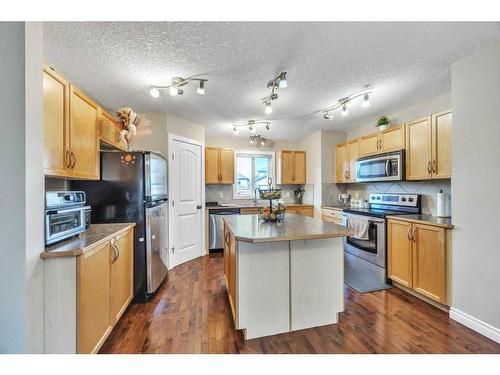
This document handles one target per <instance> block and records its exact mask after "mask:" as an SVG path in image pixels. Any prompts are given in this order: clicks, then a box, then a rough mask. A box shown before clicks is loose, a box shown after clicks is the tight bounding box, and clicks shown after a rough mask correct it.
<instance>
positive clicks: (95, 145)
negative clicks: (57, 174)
mask: <svg viewBox="0 0 500 375" xmlns="http://www.w3.org/2000/svg"><path fill="white" fill-rule="evenodd" d="M69 108H70V111H69V112H70V118H69V135H70V141H69V143H70V145H69V149H70V152H71V154H72V159H73V160H72V166H71V175H72V176H73V177H77V178H82V179H95V180H97V179H99V137H98V132H97V105H96V104H95V103H94V102H93V101H92V100H91V99H90V98H88V97H87V96H86V95H84V94H83V93H81V92H80V91H79V90H77V89H76V88H75V87H73V86H70V99H69Z"/></svg>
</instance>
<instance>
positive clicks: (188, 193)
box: [170, 139, 203, 267]
mask: <svg viewBox="0 0 500 375" xmlns="http://www.w3.org/2000/svg"><path fill="white" fill-rule="evenodd" d="M170 153H171V158H172V160H171V173H170V178H171V184H170V186H171V190H170V200H171V202H170V209H171V210H172V215H171V216H170V217H171V220H172V222H171V227H170V230H171V231H170V235H171V243H170V246H171V248H170V252H171V253H170V255H171V259H172V262H171V267H175V266H177V265H179V264H182V263H184V262H187V261H189V260H191V259H194V258H197V257H199V256H201V255H202V236H203V233H202V218H203V210H202V178H201V173H202V146H201V145H197V144H191V143H188V142H184V141H180V140H177V139H173V140H172V142H171V151H170Z"/></svg>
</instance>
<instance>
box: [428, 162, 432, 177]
mask: <svg viewBox="0 0 500 375" xmlns="http://www.w3.org/2000/svg"><path fill="white" fill-rule="evenodd" d="M427 172H428V173H429V174H430V173H431V172H432V167H431V162H430V161H429V163H428V164H427Z"/></svg>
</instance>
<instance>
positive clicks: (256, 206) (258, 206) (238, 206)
mask: <svg viewBox="0 0 500 375" xmlns="http://www.w3.org/2000/svg"><path fill="white" fill-rule="evenodd" d="M283 204H284V205H285V206H291V207H293V206H300V207H314V205H313V204H309V203H286V202H283ZM265 206H266V204H257V205H244V204H242V205H234V206H205V209H207V210H227V209H233V208H240V209H241V208H260V207H265Z"/></svg>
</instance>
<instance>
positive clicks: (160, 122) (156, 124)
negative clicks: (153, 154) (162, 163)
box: [132, 112, 205, 158]
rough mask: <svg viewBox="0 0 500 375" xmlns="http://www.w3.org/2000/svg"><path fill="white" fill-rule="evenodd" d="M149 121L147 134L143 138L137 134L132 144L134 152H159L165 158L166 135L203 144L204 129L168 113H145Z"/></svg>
mask: <svg viewBox="0 0 500 375" xmlns="http://www.w3.org/2000/svg"><path fill="white" fill-rule="evenodd" d="M144 116H145V117H146V118H147V119H148V120H149V122H150V124H149V130H150V131H149V132H148V133H147V134H145V135H144V136H143V135H141V134H139V135H138V136H137V137H136V138H135V139H134V140H133V143H132V149H134V150H148V151H157V152H160V153H161V154H162V155H163V156H164V157H165V158H166V157H167V155H168V134H169V133H170V134H175V135H178V136H181V137H185V138H189V139H192V140H195V141H198V142H201V143H203V142H204V141H205V127H204V126H203V125H200V124H196V123H194V122H191V121H188V120H185V119H182V118H180V117H177V116H174V115H171V114H169V113H159V112H146V113H144Z"/></svg>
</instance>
